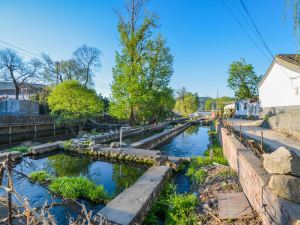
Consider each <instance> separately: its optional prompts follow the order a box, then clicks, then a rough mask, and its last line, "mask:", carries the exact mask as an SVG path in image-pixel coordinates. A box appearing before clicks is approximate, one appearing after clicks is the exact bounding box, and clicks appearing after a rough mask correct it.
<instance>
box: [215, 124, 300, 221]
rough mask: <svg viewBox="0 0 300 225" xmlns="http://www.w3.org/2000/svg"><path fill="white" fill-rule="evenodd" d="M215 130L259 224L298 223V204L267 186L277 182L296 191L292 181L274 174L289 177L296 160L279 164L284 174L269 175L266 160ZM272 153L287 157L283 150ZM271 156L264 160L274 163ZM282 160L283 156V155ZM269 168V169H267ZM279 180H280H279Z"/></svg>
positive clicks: (223, 129) (294, 170)
mask: <svg viewBox="0 0 300 225" xmlns="http://www.w3.org/2000/svg"><path fill="white" fill-rule="evenodd" d="M218 131H219V132H220V133H219V134H220V138H221V139H222V143H223V151H224V155H225V157H226V158H227V160H228V162H229V164H230V166H231V167H232V168H233V169H234V170H235V171H236V172H237V173H238V176H239V180H240V183H241V185H242V188H243V191H244V193H245V194H246V196H247V198H248V200H249V202H250V204H251V205H252V207H253V208H254V209H255V210H256V211H257V212H258V214H259V215H260V216H261V218H262V221H263V224H265V225H275V224H276V225H287V224H293V225H295V224H297V225H299V224H300V204H297V203H295V202H292V201H289V200H287V199H286V198H290V197H291V196H283V197H286V198H283V197H280V195H281V194H280V193H276V192H274V191H273V190H271V188H270V185H271V187H272V185H273V184H272V183H277V185H280V186H282V187H287V188H288V187H291V186H293V190H296V189H298V192H299V186H298V187H297V186H295V184H296V183H294V182H291V181H286V179H282V177H280V178H277V176H291V174H294V173H296V169H295V167H294V166H293V165H292V164H293V162H296V159H289V161H290V162H292V163H291V164H289V165H282V168H283V170H284V171H285V172H284V174H285V175H274V174H271V173H269V172H268V171H267V170H266V169H268V170H269V168H270V164H269V162H267V161H265V163H264V164H263V162H262V161H261V160H260V159H259V158H257V157H256V156H255V154H254V153H253V152H252V151H250V150H248V149H247V148H246V147H244V146H243V145H242V144H241V143H240V142H239V141H238V140H237V139H236V138H235V137H234V136H233V135H228V133H227V130H226V129H225V128H221V127H218ZM274 154H275V153H274ZM276 154H278V155H282V156H283V157H284V155H285V156H287V153H286V152H284V154H283V152H279V153H276ZM274 156H275V155H273V156H272V155H265V159H266V160H268V159H269V160H271V158H272V160H271V161H272V162H273V163H275V161H276V159H275V158H276V156H275V157H274ZM285 159H287V158H286V157H285ZM279 164H282V162H281V161H279V162H278V163H277V166H278V165H279ZM264 165H265V167H266V168H265V167H264ZM298 168H299V165H298ZM273 169H274V170H273V171H274V172H276V173H278V172H279V171H278V170H277V169H276V170H275V168H273ZM269 171H270V172H272V171H271V170H269ZM272 177H273V178H272ZM294 177H295V176H294ZM270 178H271V179H270ZM272 179H273V181H272ZM279 180H280V182H281V183H279ZM289 193H290V192H289ZM282 195H283V194H282ZM298 195H299V194H298ZM293 196H294V195H293Z"/></svg>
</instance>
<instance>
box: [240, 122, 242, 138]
mask: <svg viewBox="0 0 300 225" xmlns="http://www.w3.org/2000/svg"><path fill="white" fill-rule="evenodd" d="M240 142H242V124H240Z"/></svg>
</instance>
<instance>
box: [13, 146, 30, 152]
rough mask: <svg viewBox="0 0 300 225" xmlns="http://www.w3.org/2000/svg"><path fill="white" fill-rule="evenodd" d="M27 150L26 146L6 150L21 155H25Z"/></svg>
mask: <svg viewBox="0 0 300 225" xmlns="http://www.w3.org/2000/svg"><path fill="white" fill-rule="evenodd" d="M28 150H29V147H28V146H17V147H13V148H10V149H8V151H9V152H21V153H26V152H28Z"/></svg>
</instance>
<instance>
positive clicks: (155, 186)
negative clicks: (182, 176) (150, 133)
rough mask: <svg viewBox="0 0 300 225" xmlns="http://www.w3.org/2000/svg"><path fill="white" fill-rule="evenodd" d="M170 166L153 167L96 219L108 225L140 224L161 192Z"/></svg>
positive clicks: (99, 213) (100, 212) (108, 205)
mask: <svg viewBox="0 0 300 225" xmlns="http://www.w3.org/2000/svg"><path fill="white" fill-rule="evenodd" d="M169 171H170V168H169V167H168V166H153V167H151V168H150V169H148V170H147V171H146V172H145V173H144V175H143V176H141V177H140V178H139V179H138V180H137V182H135V183H134V184H133V185H132V186H130V187H129V188H127V189H125V190H124V191H123V192H122V193H120V194H119V195H118V196H117V197H116V198H114V199H113V200H112V201H111V202H109V203H108V204H107V205H106V206H105V207H104V208H103V209H102V210H100V211H99V212H98V213H97V215H96V219H97V220H99V221H103V220H102V219H103V218H105V219H106V220H107V222H108V224H122V225H130V224H140V223H141V222H142V218H143V217H144V215H145V214H146V212H147V209H149V207H150V205H151V203H152V202H153V201H154V200H155V199H156V196H157V195H158V193H159V192H160V191H161V189H162V186H163V183H164V181H165V180H166V179H167V177H168V173H169Z"/></svg>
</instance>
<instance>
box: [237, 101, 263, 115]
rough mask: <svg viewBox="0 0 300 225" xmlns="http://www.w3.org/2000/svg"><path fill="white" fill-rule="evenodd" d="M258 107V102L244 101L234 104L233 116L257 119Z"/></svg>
mask: <svg viewBox="0 0 300 225" xmlns="http://www.w3.org/2000/svg"><path fill="white" fill-rule="evenodd" d="M259 113H260V105H259V101H256V100H250V99H244V100H239V101H236V102H235V116H236V117H241V118H246V117H256V118H258V117H259Z"/></svg>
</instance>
